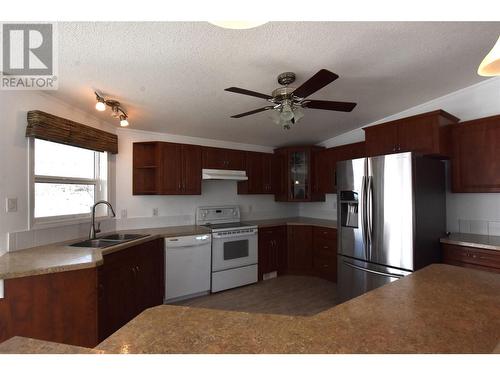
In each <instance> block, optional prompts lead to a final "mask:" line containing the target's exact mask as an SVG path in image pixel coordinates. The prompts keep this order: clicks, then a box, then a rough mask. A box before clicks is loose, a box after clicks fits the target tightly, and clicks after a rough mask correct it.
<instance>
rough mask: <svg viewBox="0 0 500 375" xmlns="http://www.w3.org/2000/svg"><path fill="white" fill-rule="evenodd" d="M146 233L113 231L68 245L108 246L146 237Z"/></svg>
mask: <svg viewBox="0 0 500 375" xmlns="http://www.w3.org/2000/svg"><path fill="white" fill-rule="evenodd" d="M147 236H148V235H147V234H133V233H115V234H109V235H107V236H104V237H101V238H97V239H95V240H85V241H80V242H77V243H73V244H71V245H69V246H72V247H94V248H100V249H102V248H104V247H108V246H113V245H118V244H121V243H124V242H128V241H133V240H136V239H138V238H143V237H147Z"/></svg>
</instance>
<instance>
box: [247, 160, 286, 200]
mask: <svg viewBox="0 0 500 375" xmlns="http://www.w3.org/2000/svg"><path fill="white" fill-rule="evenodd" d="M245 164H246V168H245V169H246V172H247V176H248V180H247V181H239V182H238V194H275V193H276V192H277V191H279V189H280V186H281V166H280V163H279V158H278V157H277V156H276V155H275V154H269V153H263V152H250V151H247V152H246V162H245Z"/></svg>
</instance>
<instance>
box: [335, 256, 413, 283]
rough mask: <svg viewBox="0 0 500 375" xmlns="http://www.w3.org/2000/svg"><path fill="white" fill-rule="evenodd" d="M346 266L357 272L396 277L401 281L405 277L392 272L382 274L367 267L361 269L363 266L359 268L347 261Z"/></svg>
mask: <svg viewBox="0 0 500 375" xmlns="http://www.w3.org/2000/svg"><path fill="white" fill-rule="evenodd" d="M343 262H344V264H345V265H346V266H349V267H351V268H355V269H357V270H360V271H364V272H369V273H374V274H376V275H381V276H387V277H395V278H397V279H401V278H402V277H405V275H402V274H399V273H390V272H381V271H375V270H371V269H369V268H365V267H361V266H357V265H355V264H352V263H349V262H346V261H345V260H344V261H343Z"/></svg>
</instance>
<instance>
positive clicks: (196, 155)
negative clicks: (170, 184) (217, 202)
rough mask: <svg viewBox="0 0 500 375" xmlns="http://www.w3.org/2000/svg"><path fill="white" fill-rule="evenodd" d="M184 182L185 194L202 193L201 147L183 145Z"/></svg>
mask: <svg viewBox="0 0 500 375" xmlns="http://www.w3.org/2000/svg"><path fill="white" fill-rule="evenodd" d="M182 175H183V176H182V180H183V181H182V182H183V189H182V191H183V193H184V194H193V195H194V194H201V148H200V146H193V145H182Z"/></svg>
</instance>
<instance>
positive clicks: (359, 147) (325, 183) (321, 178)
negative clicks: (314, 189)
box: [315, 142, 366, 194]
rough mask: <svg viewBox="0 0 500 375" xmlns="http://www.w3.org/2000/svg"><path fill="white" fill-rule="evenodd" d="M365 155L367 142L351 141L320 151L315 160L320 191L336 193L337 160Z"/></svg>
mask: <svg viewBox="0 0 500 375" xmlns="http://www.w3.org/2000/svg"><path fill="white" fill-rule="evenodd" d="M365 156H366V152H365V142H357V143H351V144H347V145H342V146H338V147H332V148H327V149H324V150H321V151H319V152H318V153H317V155H316V161H315V169H316V178H317V186H318V191H319V192H320V193H323V194H335V193H336V192H337V182H336V181H337V175H336V170H337V162H339V161H342V160H350V159H357V158H362V157H365Z"/></svg>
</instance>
